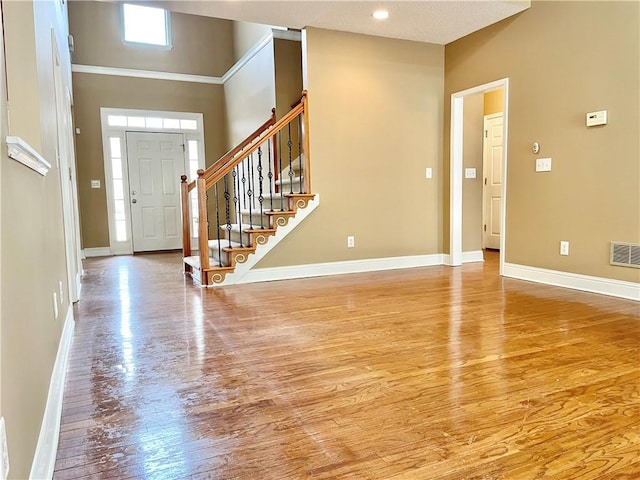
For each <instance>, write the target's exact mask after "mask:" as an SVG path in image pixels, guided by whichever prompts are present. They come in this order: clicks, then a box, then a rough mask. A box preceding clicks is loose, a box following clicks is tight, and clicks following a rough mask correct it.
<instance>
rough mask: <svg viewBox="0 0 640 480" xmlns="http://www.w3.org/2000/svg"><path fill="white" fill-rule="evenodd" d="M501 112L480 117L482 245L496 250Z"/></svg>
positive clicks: (498, 228)
mask: <svg viewBox="0 0 640 480" xmlns="http://www.w3.org/2000/svg"><path fill="white" fill-rule="evenodd" d="M502 116H503V115H502V113H496V114H493V115H487V116H485V117H484V151H483V174H484V185H483V189H482V191H483V201H482V216H483V218H482V225H483V232H482V246H483V248H493V249H497V250H499V249H500V225H501V224H502V218H501V214H502V150H503V141H502V137H503V128H502V125H503V119H502Z"/></svg>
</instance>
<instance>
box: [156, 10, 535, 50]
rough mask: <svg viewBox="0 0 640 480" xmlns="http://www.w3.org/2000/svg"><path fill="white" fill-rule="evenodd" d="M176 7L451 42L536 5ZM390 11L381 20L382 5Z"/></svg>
mask: <svg viewBox="0 0 640 480" xmlns="http://www.w3.org/2000/svg"><path fill="white" fill-rule="evenodd" d="M153 3H154V4H161V5H163V6H164V7H165V8H168V9H169V10H172V11H175V12H181V13H191V14H194V15H203V16H209V17H217V18H224V19H228V20H238V21H243V22H253V23H263V24H267V25H277V26H281V27H288V28H294V29H302V28H304V27H318V28H326V29H329V30H340V31H345V32H354V33H363V34H368V35H377V36H380V37H390V38H401V39H405V40H416V41H421V42H429V43H436V44H440V45H446V44H447V43H450V42H452V41H454V40H456V39H458V38H461V37H464V36H465V35H468V34H470V33H472V32H475V31H477V30H480V29H482V28H484V27H486V26H488V25H491V24H493V23H496V22H498V21H500V20H503V19H505V18H507V17H510V16H512V15H515V14H516V13H519V12H521V11H523V10H526V9H527V8H529V7H530V5H531V2H530V1H529V0H471V1H458V0H414V1H384V0H381V1H378V0H368V1H351V0H338V1H336V0H327V1H325V0H298V1H294V0H289V1H269V0H200V1H191V0H165V1H155V2H153ZM380 8H383V9H386V10H388V11H389V18H388V19H387V20H383V21H380V20H375V19H373V18H372V13H373V11H374V10H376V9H380Z"/></svg>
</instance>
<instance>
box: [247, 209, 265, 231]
mask: <svg viewBox="0 0 640 480" xmlns="http://www.w3.org/2000/svg"><path fill="white" fill-rule="evenodd" d="M242 223H243V224H244V225H248V224H251V225H254V226H255V228H261V227H264V228H269V217H268V216H267V215H262V223H261V222H260V212H259V211H258V212H251V216H249V213H248V212H247V213H242Z"/></svg>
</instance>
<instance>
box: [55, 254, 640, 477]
mask: <svg viewBox="0 0 640 480" xmlns="http://www.w3.org/2000/svg"><path fill="white" fill-rule="evenodd" d="M489 257H490V258H489V260H488V261H487V262H485V263H484V264H467V265H465V266H463V267H459V268H449V267H431V268H419V269H410V270H397V271H387V272H376V273H369V274H356V275H344V276H334V277H324V278H314V279H302V280H295V281H281V282H272V283H265V284H252V285H240V286H233V287H225V288H218V289H200V288H197V287H194V286H193V285H192V284H191V280H190V279H188V278H184V277H183V275H182V273H181V262H180V257H179V256H177V255H175V254H158V255H141V256H134V257H111V258H103V259H91V260H87V261H86V263H85V268H86V271H87V275H86V277H85V279H84V286H83V290H82V297H83V298H82V300H81V301H80V303H79V304H78V305H77V306H76V311H75V315H76V332H75V339H74V344H73V349H72V353H71V358H70V365H69V371H68V376H67V385H66V389H65V396H64V409H63V415H62V426H61V433H60V444H59V449H58V457H57V462H56V470H55V476H54V478H56V479H60V480H62V479H77V478H96V479H103V478H104V479H106V478H111V479H116V478H117V479H126V478H140V479H171V480H173V479H183V478H184V479H225V480H226V479H252V480H253V479H257V480H262V479H274V480H275V479H277V480H282V479H376V480H377V479H438V480H454V479H455V480H460V479H465V480H471V479H477V480H490V479H491V480H498V479H509V480H511V479H518V480H519V479H522V480H529V479H542V478H544V479H598V480H602V479H617V480H622V479H638V478H640V396H639V382H640V368H639V362H640V313H639V304H638V303H636V302H632V301H625V300H620V299H615V298H610V297H606V296H601V295H593V294H587V293H581V292H575V291H569V290H564V289H560V288H555V287H546V286H541V285H537V284H533V283H528V282H521V281H517V280H512V279H507V278H501V277H499V276H498V274H497V255H496V254H489Z"/></svg>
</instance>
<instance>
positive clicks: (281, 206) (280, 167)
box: [277, 130, 284, 212]
mask: <svg viewBox="0 0 640 480" xmlns="http://www.w3.org/2000/svg"><path fill="white" fill-rule="evenodd" d="M277 169H278V178H280V188H279V189H278V190H280V211H281V212H284V188H283V187H284V185H283V184H282V175H281V173H282V130H280V131H279V132H278V167H277Z"/></svg>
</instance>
